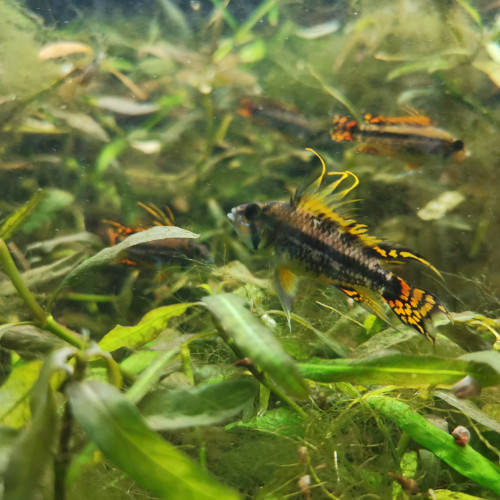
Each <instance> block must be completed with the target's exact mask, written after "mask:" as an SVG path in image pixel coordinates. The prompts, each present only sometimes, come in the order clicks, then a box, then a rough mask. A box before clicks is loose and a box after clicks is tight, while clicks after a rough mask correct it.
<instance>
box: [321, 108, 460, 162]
mask: <svg viewBox="0 0 500 500" xmlns="http://www.w3.org/2000/svg"><path fill="white" fill-rule="evenodd" d="M330 137H331V138H332V140H333V141H335V142H361V143H362V144H361V145H359V146H358V147H357V151H359V152H361V153H368V154H376V155H384V156H411V155H416V156H420V157H421V156H428V155H437V156H441V157H443V158H451V159H453V160H454V161H457V162H461V161H463V160H464V159H465V158H466V157H467V156H468V155H469V153H468V151H467V150H466V149H465V146H464V143H463V142H462V141H461V140H458V139H455V137H453V136H452V135H451V134H450V133H448V132H446V131H445V130H441V129H439V128H437V127H435V126H434V124H433V122H432V121H431V119H430V118H429V117H427V116H424V115H419V114H417V115H413V116H412V115H409V116H374V115H371V114H369V113H368V114H365V115H364V123H359V122H357V121H356V120H353V119H351V118H349V117H347V116H342V117H339V116H336V117H335V118H334V120H333V126H332V128H331V129H330Z"/></svg>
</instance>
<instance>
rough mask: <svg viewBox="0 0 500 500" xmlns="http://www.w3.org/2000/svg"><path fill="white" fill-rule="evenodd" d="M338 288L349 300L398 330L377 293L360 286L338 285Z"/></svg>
mask: <svg viewBox="0 0 500 500" xmlns="http://www.w3.org/2000/svg"><path fill="white" fill-rule="evenodd" d="M337 288H338V289H339V290H340V291H342V292H344V293H345V294H346V295H347V296H348V297H349V298H351V299H353V300H355V301H356V302H358V303H359V304H361V305H362V306H364V307H365V308H366V309H368V310H369V312H371V313H373V314H375V315H376V316H378V317H379V318H380V319H383V320H384V321H385V322H386V323H388V324H389V325H391V326H392V327H394V328H396V327H395V326H394V325H393V323H392V322H391V320H390V318H389V317H388V316H387V314H386V312H385V310H384V303H383V301H382V299H381V298H380V297H379V296H378V295H377V294H376V293H375V292H373V291H372V290H370V289H369V288H367V287H365V286H360V285H348V286H344V285H337Z"/></svg>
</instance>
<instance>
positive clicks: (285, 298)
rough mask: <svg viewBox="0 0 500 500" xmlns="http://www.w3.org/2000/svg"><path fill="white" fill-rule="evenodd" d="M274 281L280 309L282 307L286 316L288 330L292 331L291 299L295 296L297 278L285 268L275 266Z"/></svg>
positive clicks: (297, 283)
mask: <svg viewBox="0 0 500 500" xmlns="http://www.w3.org/2000/svg"><path fill="white" fill-rule="evenodd" d="M274 280H275V285H276V292H277V293H278V297H279V299H280V302H281V307H283V311H284V312H285V314H286V318H287V321H288V328H289V329H290V331H292V318H291V309H292V303H293V299H294V298H295V295H296V294H297V289H298V286H299V278H298V277H297V275H296V274H294V273H293V272H292V271H290V269H288V268H287V267H284V266H277V267H276V269H275V271H274Z"/></svg>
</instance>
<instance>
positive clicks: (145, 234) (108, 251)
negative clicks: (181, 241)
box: [59, 226, 199, 290]
mask: <svg viewBox="0 0 500 500" xmlns="http://www.w3.org/2000/svg"><path fill="white" fill-rule="evenodd" d="M198 237H199V236H198V235H197V234H195V233H192V232H191V231H186V230H185V229H181V228H180V227H175V226H155V227H152V228H150V229H146V230H145V231H140V232H139V233H136V234H132V235H131V236H129V237H128V238H126V239H124V240H123V241H122V242H121V243H119V244H118V245H115V246H113V247H109V248H105V249H104V250H101V251H100V252H99V253H97V254H96V255H94V256H93V257H91V258H90V259H87V260H86V261H85V262H82V263H81V264H80V265H79V266H77V267H76V268H75V269H73V270H72V271H71V272H70V273H69V274H68V275H67V276H66V278H65V279H64V281H63V282H62V284H61V286H60V287H59V290H62V289H63V288H64V287H66V286H69V285H73V284H75V283H77V282H78V281H80V280H82V279H83V278H84V277H85V276H86V275H87V274H88V273H90V272H93V271H96V270H97V269H99V268H101V267H104V266H107V265H108V264H110V263H111V262H113V261H114V260H116V259H118V258H119V257H120V255H121V254H122V253H123V252H124V251H125V250H127V248H130V247H132V246H135V245H140V244H141V243H148V242H150V241H158V240H164V239H166V238H198Z"/></svg>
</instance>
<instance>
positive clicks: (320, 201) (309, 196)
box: [291, 148, 380, 246]
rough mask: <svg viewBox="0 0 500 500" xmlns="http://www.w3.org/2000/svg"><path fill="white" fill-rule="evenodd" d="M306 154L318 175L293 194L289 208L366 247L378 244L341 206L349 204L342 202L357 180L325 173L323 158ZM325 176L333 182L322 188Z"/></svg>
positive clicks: (349, 176) (356, 178)
mask: <svg viewBox="0 0 500 500" xmlns="http://www.w3.org/2000/svg"><path fill="white" fill-rule="evenodd" d="M306 150H307V151H311V152H312V153H314V154H315V155H316V156H317V157H318V158H319V160H320V161H321V166H322V171H321V175H320V176H319V177H318V178H317V179H316V180H315V181H314V182H313V183H312V184H311V185H310V186H308V187H307V188H306V189H304V190H297V192H296V193H295V195H294V196H293V198H292V200H291V202H292V204H293V205H294V206H296V207H299V208H301V209H302V210H304V211H306V212H308V213H309V214H311V215H312V216H314V217H316V218H317V219H320V220H329V221H331V222H334V223H335V224H336V225H337V226H339V229H340V230H341V231H344V232H346V233H350V234H352V235H354V236H356V237H357V238H359V239H360V240H361V241H362V242H363V243H364V244H365V245H367V246H373V245H376V244H377V243H379V242H380V240H379V239H377V238H374V237H373V236H369V235H368V234H367V232H366V226H365V225H364V224H359V223H357V222H356V221H355V220H354V219H352V218H351V217H350V216H349V215H348V214H347V213H346V210H345V205H347V204H349V203H352V201H346V200H344V198H345V197H346V195H347V194H348V193H350V192H351V191H352V190H353V189H354V188H355V187H356V186H357V185H358V184H359V179H358V177H357V176H356V175H355V174H353V173H352V172H349V171H348V170H346V171H345V172H327V171H326V165H325V162H324V161H323V158H321V156H320V155H318V153H316V151H314V150H313V149H309V148H306ZM325 175H326V176H334V177H336V179H335V180H334V181H333V182H331V183H329V184H327V185H326V186H322V184H323V179H324V178H325Z"/></svg>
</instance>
